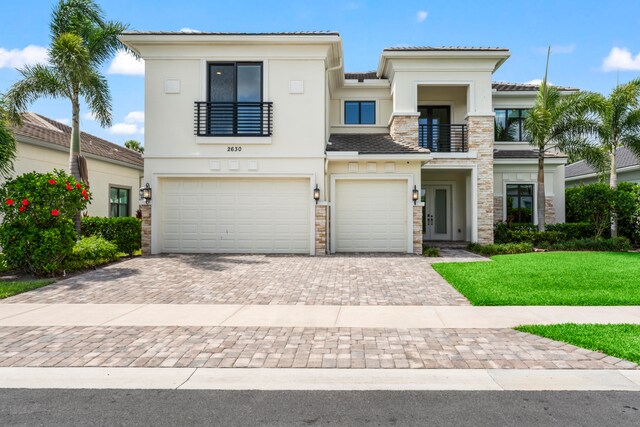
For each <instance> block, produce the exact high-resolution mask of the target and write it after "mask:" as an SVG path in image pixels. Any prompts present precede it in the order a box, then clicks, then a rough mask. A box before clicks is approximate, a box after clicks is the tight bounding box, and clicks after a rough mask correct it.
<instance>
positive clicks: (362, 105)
mask: <svg viewBox="0 0 640 427" xmlns="http://www.w3.org/2000/svg"><path fill="white" fill-rule="evenodd" d="M344 124H345V125H375V124H376V102H375V101H345V102H344Z"/></svg>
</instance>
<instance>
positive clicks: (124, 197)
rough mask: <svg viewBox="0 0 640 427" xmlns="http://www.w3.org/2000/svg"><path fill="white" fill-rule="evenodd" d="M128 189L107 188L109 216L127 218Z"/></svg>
mask: <svg viewBox="0 0 640 427" xmlns="http://www.w3.org/2000/svg"><path fill="white" fill-rule="evenodd" d="M130 192H131V190H130V189H128V188H118V187H111V188H109V216H110V217H117V216H129V193H130Z"/></svg>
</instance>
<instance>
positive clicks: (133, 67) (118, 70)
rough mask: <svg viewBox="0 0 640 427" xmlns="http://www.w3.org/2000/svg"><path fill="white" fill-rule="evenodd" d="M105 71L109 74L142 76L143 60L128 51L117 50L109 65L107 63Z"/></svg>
mask: <svg viewBox="0 0 640 427" xmlns="http://www.w3.org/2000/svg"><path fill="white" fill-rule="evenodd" d="M107 72H108V73H109V74H126V75H134V76H143V75H144V61H143V60H142V59H137V58H136V57H135V56H133V55H131V54H130V53H128V52H125V51H119V52H118V53H116V56H115V58H113V61H111V65H109V70H108V71H107Z"/></svg>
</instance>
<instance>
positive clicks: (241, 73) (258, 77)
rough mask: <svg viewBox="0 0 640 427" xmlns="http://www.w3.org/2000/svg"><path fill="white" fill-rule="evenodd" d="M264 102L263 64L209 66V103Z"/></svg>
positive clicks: (231, 63) (232, 63)
mask: <svg viewBox="0 0 640 427" xmlns="http://www.w3.org/2000/svg"><path fill="white" fill-rule="evenodd" d="M260 101H262V63H260V62H223V63H211V64H209V102H260Z"/></svg>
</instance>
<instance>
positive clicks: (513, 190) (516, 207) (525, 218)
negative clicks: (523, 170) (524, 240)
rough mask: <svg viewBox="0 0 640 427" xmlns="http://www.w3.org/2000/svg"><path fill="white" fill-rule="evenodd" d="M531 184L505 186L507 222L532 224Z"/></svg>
mask: <svg viewBox="0 0 640 427" xmlns="http://www.w3.org/2000/svg"><path fill="white" fill-rule="evenodd" d="M533 192H534V185H533V184H507V218H506V220H507V222H508V223H522V224H525V223H527V224H532V223H533V208H534V206H533Z"/></svg>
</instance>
